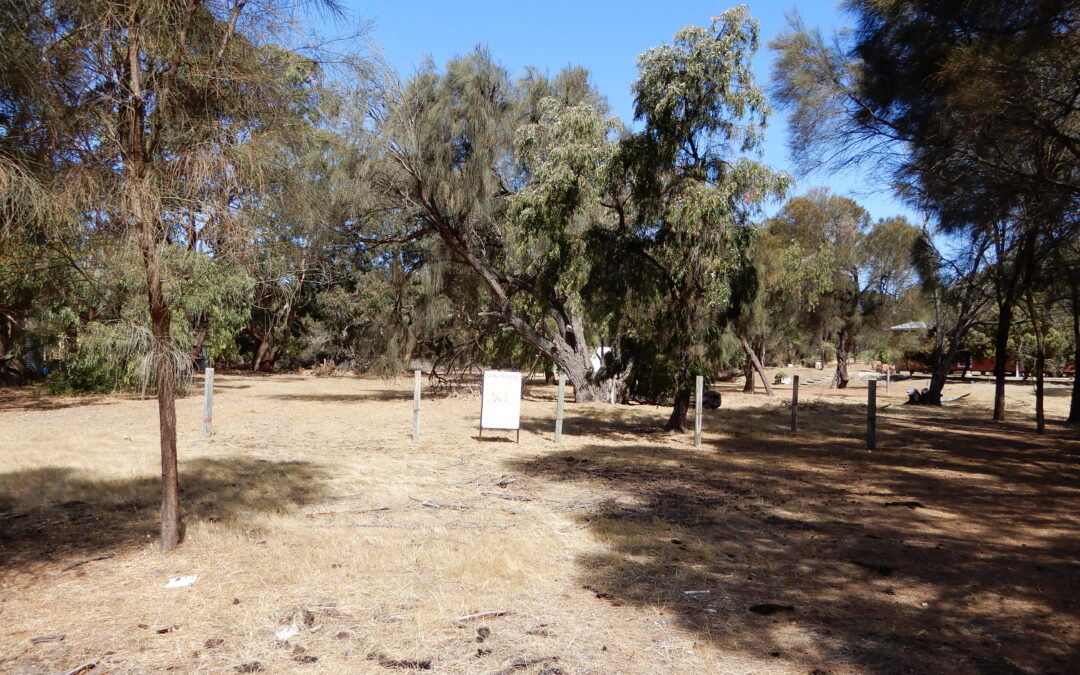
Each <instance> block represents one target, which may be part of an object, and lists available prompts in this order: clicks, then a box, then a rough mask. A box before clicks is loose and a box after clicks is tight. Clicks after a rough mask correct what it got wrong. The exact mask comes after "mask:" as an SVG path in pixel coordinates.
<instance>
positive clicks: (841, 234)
mask: <svg viewBox="0 0 1080 675" xmlns="http://www.w3.org/2000/svg"><path fill="white" fill-rule="evenodd" d="M767 227H768V232H769V235H770V236H771V237H773V238H774V239H775V240H776V243H774V244H773V247H774V248H780V249H781V250H784V249H786V250H784V266H785V267H786V270H785V272H786V276H787V277H789V280H788V282H787V284H786V286H785V287H786V288H789V289H790V293H791V297H792V298H793V299H797V302H798V305H799V307H800V308H801V309H802V312H801V313H800V314H797V315H796V316H797V320H798V321H799V322H800V323H801V327H802V328H803V329H804V330H807V331H810V332H815V333H824V334H826V335H828V336H829V337H830V338H832V341H833V344H834V348H835V351H836V371H835V373H834V374H833V382H832V386H833V387H834V388H843V387H846V386H847V383H848V379H849V378H848V373H847V361H848V358H849V356H850V355H851V353H852V352H853V351H854V350H855V347H856V341H857V339H858V337H859V334H860V333H861V332H862V331H863V330H865V329H867V328H873V327H875V326H876V325H878V324H879V323H880V322H881V321H882V320H883V319H884V318H885V317H886V316H887V310H888V307H889V306H890V305H891V304H895V302H897V301H898V299H899V298H900V296H901V295H902V294H903V292H904V291H905V290H906V289H907V288H908V287H909V286H910V285H911V283H912V281H913V278H914V272H913V269H912V267H911V264H910V261H909V257H910V251H911V247H912V244H913V242H914V239H915V237H916V236H917V234H918V230H916V229H915V228H914V227H912V226H911V225H910V224H909V223H908V222H907V221H906V220H904V219H903V218H891V219H885V220H881V221H878V222H877V223H875V224H873V225H871V223H870V214H869V213H867V211H866V210H865V209H863V208H862V207H861V206H859V205H858V204H856V203H855V202H854V201H852V200H850V199H847V198H846V197H840V196H838V195H834V194H831V193H829V192H828V191H826V190H824V189H820V188H819V189H814V190H811V191H809V192H808V193H807V194H806V195H804V196H801V197H793V198H792V199H790V200H788V202H787V203H786V204H784V207H783V208H782V209H781V210H780V212H779V213H778V214H777V215H776V216H775V217H773V218H772V219H770V220H769V222H768V224H767Z"/></svg>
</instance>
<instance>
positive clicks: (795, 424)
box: [791, 375, 799, 433]
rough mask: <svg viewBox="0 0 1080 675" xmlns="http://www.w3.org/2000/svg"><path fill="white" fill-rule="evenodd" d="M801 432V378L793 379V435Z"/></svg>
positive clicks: (796, 376)
mask: <svg viewBox="0 0 1080 675" xmlns="http://www.w3.org/2000/svg"><path fill="white" fill-rule="evenodd" d="M798 430H799V376H798V375H795V376H793V377H792V378H791V433H795V432H796V431H798Z"/></svg>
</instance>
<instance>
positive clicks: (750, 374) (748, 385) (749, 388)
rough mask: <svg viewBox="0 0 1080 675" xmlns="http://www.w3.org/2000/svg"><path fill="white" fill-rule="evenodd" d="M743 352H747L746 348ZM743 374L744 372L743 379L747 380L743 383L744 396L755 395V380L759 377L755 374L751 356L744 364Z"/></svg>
mask: <svg viewBox="0 0 1080 675" xmlns="http://www.w3.org/2000/svg"><path fill="white" fill-rule="evenodd" d="M743 351H746V349H745V348H744V349H743ZM742 372H743V377H744V378H746V379H745V381H744V382H743V387H742V390H743V393H744V394H753V393H754V378H755V377H757V375H756V373H755V372H754V362H753V361H751V360H750V357H749V356H747V357H746V360H745V361H744V362H743V371H742Z"/></svg>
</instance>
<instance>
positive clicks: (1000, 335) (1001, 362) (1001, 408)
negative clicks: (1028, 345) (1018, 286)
mask: <svg viewBox="0 0 1080 675" xmlns="http://www.w3.org/2000/svg"><path fill="white" fill-rule="evenodd" d="M1012 311H1013V307H1012V302H1006V303H1004V304H1002V305H1000V306H999V309H998V325H997V332H996V334H995V336H994V420H996V421H998V422H1001V421H1004V419H1005V375H1006V374H1007V373H1006V372H1005V366H1006V363H1005V361H1006V359H1007V357H1008V352H1009V327H1010V326H1011V325H1012Z"/></svg>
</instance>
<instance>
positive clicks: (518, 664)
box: [495, 656, 559, 675]
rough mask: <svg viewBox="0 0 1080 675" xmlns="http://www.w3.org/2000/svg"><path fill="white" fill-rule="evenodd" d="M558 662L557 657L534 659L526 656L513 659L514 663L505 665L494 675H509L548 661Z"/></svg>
mask: <svg viewBox="0 0 1080 675" xmlns="http://www.w3.org/2000/svg"><path fill="white" fill-rule="evenodd" d="M558 660H559V657H558V656H540V657H534V658H529V657H527V656H523V657H521V658H519V659H515V660H514V661H511V662H510V664H509V665H507V666H506V667H505V668H503V669H502V670H498V671H495V675H510V674H511V673H513V672H514V671H515V670H520V669H522V668H528V667H529V666H530V665H533V664H537V663H547V662H548V661H558Z"/></svg>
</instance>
